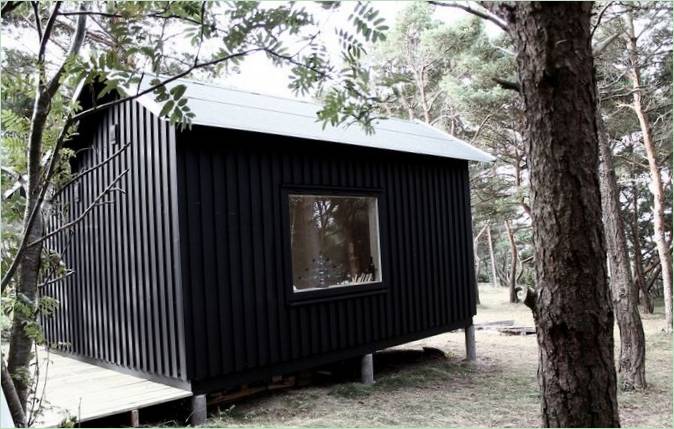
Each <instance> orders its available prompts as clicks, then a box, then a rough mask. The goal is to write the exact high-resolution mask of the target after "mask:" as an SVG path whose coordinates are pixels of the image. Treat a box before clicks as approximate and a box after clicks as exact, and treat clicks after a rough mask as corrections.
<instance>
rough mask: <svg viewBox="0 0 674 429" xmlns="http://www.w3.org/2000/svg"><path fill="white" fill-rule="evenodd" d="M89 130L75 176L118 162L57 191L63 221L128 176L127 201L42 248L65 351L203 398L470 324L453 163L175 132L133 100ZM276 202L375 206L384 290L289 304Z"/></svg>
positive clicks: (283, 224) (286, 247)
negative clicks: (326, 200)
mask: <svg viewBox="0 0 674 429" xmlns="http://www.w3.org/2000/svg"><path fill="white" fill-rule="evenodd" d="M115 124H118V127H119V131H116V127H115ZM85 125H86V126H85V130H86V129H87V128H89V131H83V132H82V133H81V137H80V140H79V141H78V142H77V143H76V146H77V145H79V146H78V147H88V146H91V148H92V150H83V151H80V155H78V157H77V159H76V161H75V162H74V163H73V165H74V166H75V168H76V169H77V170H78V171H85V170H86V169H87V168H90V167H91V166H93V165H96V163H97V162H101V161H102V160H104V159H106V156H109V155H110V154H114V153H116V151H117V150H121V151H123V152H122V154H121V155H119V156H118V157H116V158H114V159H113V160H112V161H111V162H109V163H107V164H106V165H104V166H103V167H100V168H98V169H96V171H95V172H93V173H91V174H87V175H86V176H84V180H83V181H81V183H80V185H73V186H71V187H70V188H68V190H67V192H65V193H64V194H63V196H62V197H61V201H60V203H61V204H63V205H64V206H67V207H70V209H69V210H68V213H67V214H66V218H68V219H72V218H76V217H77V216H78V213H81V211H82V210H84V209H85V208H86V207H87V206H88V203H89V202H91V201H92V198H95V196H96V195H98V193H99V192H100V191H101V190H102V189H103V188H104V187H105V186H106V185H107V184H109V183H110V181H111V180H113V179H114V178H115V177H117V175H118V174H121V173H122V172H123V171H124V170H126V169H129V171H128V173H127V174H126V175H125V176H124V177H123V178H122V179H121V180H120V185H119V187H120V188H122V189H124V190H125V191H126V193H121V192H119V193H116V194H115V195H114V198H110V199H111V200H112V201H113V202H112V203H111V204H105V205H102V206H100V207H97V208H95V209H94V210H93V211H92V212H91V213H90V214H89V215H87V217H86V220H85V221H83V222H82V223H80V226H79V227H78V228H77V229H75V230H74V231H73V232H72V235H71V236H70V237H69V235H70V234H69V233H63V234H60V235H59V236H57V237H56V238H55V239H54V240H52V243H51V244H52V245H53V246H55V247H57V248H65V247H66V244H68V246H67V248H68V250H67V251H66V253H65V262H66V264H67V265H68V266H70V267H71V268H72V269H73V270H74V274H73V275H71V276H69V277H68V278H66V280H65V281H61V282H56V283H53V284H50V285H49V286H48V287H46V288H45V289H44V291H43V292H44V293H46V294H48V295H51V296H54V297H55V298H57V299H58V300H59V301H60V303H61V305H60V307H59V310H58V311H57V312H56V313H55V314H54V316H52V317H49V318H45V319H44V320H43V324H44V326H45V330H46V332H47V337H48V340H49V341H50V342H53V343H56V342H59V343H60V345H59V346H57V347H58V348H60V349H61V350H62V351H64V352H68V353H72V354H74V355H77V356H80V357H82V358H84V359H89V360H93V361H96V362H101V363H103V364H108V365H111V366H114V367H118V368H120V369H122V370H128V371H133V372H138V373H141V374H142V375H144V376H146V377H152V378H159V379H162V380H165V381H167V382H170V383H173V384H177V385H191V388H192V390H193V391H195V392H204V391H209V390H215V389H218V388H223V387H227V386H231V385H236V384H240V383H245V382H249V381H252V380H256V379H264V378H267V377H270V376H273V375H279V374H282V373H284V372H289V371H294V370H299V369H303V368H309V367H311V366H315V365H318V364H322V363H327V362H330V361H336V360H341V359H345V358H349V357H354V356H358V355H362V354H365V353H370V352H372V351H375V350H378V349H382V348H385V347H389V346H392V345H396V344H401V343H404V342H408V341H411V340H415V339H419V338H423V337H427V336H431V335H435V334H439V333H442V332H447V331H450V330H453V329H457V328H463V327H464V326H466V325H467V324H470V323H471V318H472V316H473V315H474V314H475V296H474V277H473V261H472V255H473V252H472V231H471V218H470V198H469V184H468V162H467V161H464V160H456V159H448V158H441V157H434V156H430V155H420V154H412V153H401V152H394V151H389V150H381V149H373V148H365V147H360V146H353V145H346V144H337V143H328V142H320V141H313V140H302V139H297V138H292V137H284V136H277V135H268V134H261V133H253V132H246V131H236V130H229V129H219V128H211V127H204V126H193V127H192V129H191V130H185V131H182V132H181V131H177V130H175V129H174V127H172V126H170V125H168V124H167V123H166V122H164V121H161V120H159V119H158V118H157V117H156V116H154V115H153V114H151V113H150V112H149V111H147V110H145V108H143V107H142V106H141V105H140V104H138V103H136V102H128V103H125V104H123V105H121V106H118V107H116V108H115V109H113V110H111V111H109V112H108V113H106V114H104V115H101V116H100V117H99V118H95V119H92V120H91V121H90V122H89V123H88V124H85ZM127 144H128V146H125V145H127ZM125 147H126V149H125ZM290 192H302V193H324V194H330V195H342V194H343V195H369V196H376V198H377V201H378V210H379V212H378V213H379V214H378V216H379V237H380V243H379V244H380V248H381V282H377V283H374V284H365V285H358V286H349V287H342V288H333V289H326V290H315V291H310V292H302V293H294V292H293V288H292V274H291V261H290V238H289V234H290V231H289V222H288V194H289V193H290ZM68 219H54V220H53V222H52V227H55V226H57V225H59V224H62V223H63V222H64V221H67V220H68ZM68 240H69V241H68Z"/></svg>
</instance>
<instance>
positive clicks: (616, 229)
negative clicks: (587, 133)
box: [597, 106, 646, 390]
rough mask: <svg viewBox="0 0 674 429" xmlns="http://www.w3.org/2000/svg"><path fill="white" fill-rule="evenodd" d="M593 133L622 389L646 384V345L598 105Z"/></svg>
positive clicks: (609, 156) (610, 159) (604, 129)
mask: <svg viewBox="0 0 674 429" xmlns="http://www.w3.org/2000/svg"><path fill="white" fill-rule="evenodd" d="M597 133H598V137H599V182H600V184H601V201H602V212H603V220H604V235H605V237H606V249H607V253H608V258H609V271H610V274H611V277H610V285H611V297H612V301H613V310H614V312H615V316H616V320H617V321H618V328H619V329H620V358H619V360H618V362H619V366H618V370H619V372H620V373H621V374H622V388H623V390H632V389H643V388H645V387H646V362H645V359H646V344H645V339H644V329H643V326H642V324H641V316H639V308H638V301H639V290H638V289H637V288H636V285H635V284H634V282H633V281H632V273H631V271H630V262H629V256H628V252H627V241H626V239H625V224H624V222H623V218H622V214H621V213H620V194H619V191H618V184H617V182H616V177H615V170H614V167H613V154H612V153H611V148H610V146H609V138H608V134H607V132H606V126H605V124H604V120H603V118H602V117H601V112H600V106H597Z"/></svg>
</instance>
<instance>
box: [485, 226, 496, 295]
mask: <svg viewBox="0 0 674 429" xmlns="http://www.w3.org/2000/svg"><path fill="white" fill-rule="evenodd" d="M487 242H488V243H489V259H490V260H491V284H492V286H494V287H498V276H497V275H496V258H494V244H493V242H492V239H491V225H488V226H487Z"/></svg>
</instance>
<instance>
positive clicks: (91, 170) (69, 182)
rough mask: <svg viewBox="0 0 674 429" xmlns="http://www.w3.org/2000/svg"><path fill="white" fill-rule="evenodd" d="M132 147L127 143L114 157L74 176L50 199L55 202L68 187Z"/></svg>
mask: <svg viewBox="0 0 674 429" xmlns="http://www.w3.org/2000/svg"><path fill="white" fill-rule="evenodd" d="M130 145H131V143H126V144H125V145H124V146H122V147H121V148H120V149H119V150H118V151H116V152H115V153H113V154H112V155H110V156H109V157H107V158H106V159H104V160H103V161H101V162H99V163H98V164H96V165H93V166H91V167H89V168H87V169H86V170H83V171H81V172H79V173H78V174H76V175H75V176H73V177H72V178H71V179H70V180H68V181H67V182H66V183H64V184H63V186H61V188H60V189H59V190H58V191H56V192H54V194H53V195H52V196H51V198H50V199H51V200H55V199H56V198H57V197H58V196H59V195H61V194H62V193H63V191H65V190H66V189H67V188H68V186H70V185H72V184H73V183H75V182H76V181H78V180H79V179H81V178H82V177H84V176H86V175H87V174H89V173H92V172H94V171H96V170H98V169H99V168H101V167H103V166H104V165H106V164H108V163H109V162H110V161H112V160H113V159H115V158H117V157H118V156H119V155H121V154H122V152H124V151H125V150H126V149H127V148H128V147H129V146H130Z"/></svg>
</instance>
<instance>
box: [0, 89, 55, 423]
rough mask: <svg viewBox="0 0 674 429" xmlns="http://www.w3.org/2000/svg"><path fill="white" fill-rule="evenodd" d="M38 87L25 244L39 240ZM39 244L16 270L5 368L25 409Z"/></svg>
mask: <svg viewBox="0 0 674 429" xmlns="http://www.w3.org/2000/svg"><path fill="white" fill-rule="evenodd" d="M52 96H53V94H52V95H51V96H50V95H49V94H47V93H45V92H43V91H42V90H41V89H40V87H39V86H38V90H37V95H36V99H35V106H34V108H33V117H32V119H31V129H30V134H29V137H28V139H29V145H28V193H27V199H26V208H25V211H24V219H23V223H24V228H25V229H27V230H28V234H27V235H28V243H31V242H33V241H36V240H38V239H40V237H42V229H43V228H42V225H43V221H42V214H41V213H37V217H36V218H35V221H34V222H33V225H32V227H30V228H29V219H30V215H31V213H32V212H33V208H34V207H35V206H36V205H37V204H38V203H39V202H38V198H39V194H40V186H41V184H40V178H41V177H40V176H41V174H40V173H41V168H40V157H41V156H42V134H43V131H44V127H45V124H46V121H47V115H49V109H50V104H51V98H52ZM41 253H42V243H39V244H37V245H34V246H30V247H28V248H26V249H25V250H24V252H23V255H22V256H21V263H20V265H19V268H18V273H17V274H18V279H17V280H18V282H17V292H16V301H17V304H16V305H15V306H14V316H13V320H12V331H11V338H10V342H9V353H8V359H7V369H8V371H9V373H10V374H11V375H12V379H13V380H14V385H15V387H16V392H17V394H18V395H19V400H20V401H21V405H22V407H23V408H24V410H25V408H26V402H27V400H28V394H29V393H30V392H29V391H30V371H29V364H30V360H31V357H32V348H33V338H32V337H31V336H30V335H29V334H28V333H27V332H26V329H25V326H26V324H27V323H28V322H31V321H33V319H34V312H35V306H36V304H37V303H36V297H37V283H38V276H39V271H40V255H41Z"/></svg>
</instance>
